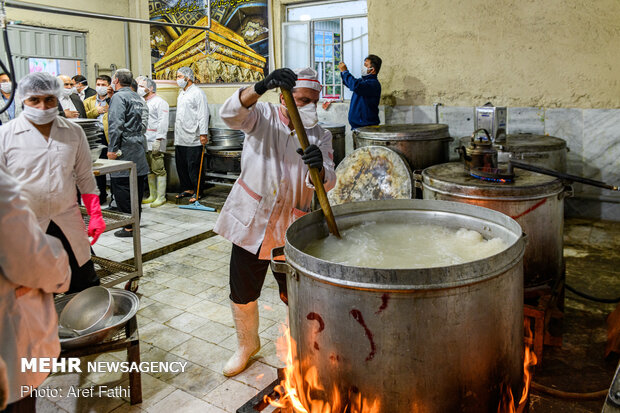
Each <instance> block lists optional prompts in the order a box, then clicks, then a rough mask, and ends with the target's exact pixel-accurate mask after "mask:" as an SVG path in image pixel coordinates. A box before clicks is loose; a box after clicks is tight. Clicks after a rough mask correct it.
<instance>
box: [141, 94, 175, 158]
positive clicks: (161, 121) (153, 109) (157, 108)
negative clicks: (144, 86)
mask: <svg viewBox="0 0 620 413" xmlns="http://www.w3.org/2000/svg"><path fill="white" fill-rule="evenodd" d="M146 105H147V106H148V108H149V122H148V125H147V127H146V143H147V145H148V150H149V151H152V150H153V144H154V143H156V141H157V140H158V139H159V150H160V151H161V152H163V151H165V150H166V135H167V134H168V122H169V119H168V111H169V109H170V108H169V105H168V102H166V101H165V100H164V99H162V98H161V97H160V96H157V95H156V94H153V95H151V96H149V98H148V99H147V100H146Z"/></svg>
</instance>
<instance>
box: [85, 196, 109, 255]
mask: <svg viewBox="0 0 620 413" xmlns="http://www.w3.org/2000/svg"><path fill="white" fill-rule="evenodd" d="M82 201H84V206H85V207H86V212H88V215H89V216H90V221H89V223H88V236H89V237H92V238H93V240H92V241H91V243H90V245H93V244H94V243H95V242H97V240H98V239H99V235H101V234H103V231H105V221H104V220H103V216H102V215H101V206H100V205H99V195H95V194H82Z"/></svg>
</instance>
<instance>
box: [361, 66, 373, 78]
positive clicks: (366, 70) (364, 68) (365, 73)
mask: <svg viewBox="0 0 620 413" xmlns="http://www.w3.org/2000/svg"><path fill="white" fill-rule="evenodd" d="M371 70H372V68H371V67H366V66H362V76H366V75H368V74H369V72H370V71H371Z"/></svg>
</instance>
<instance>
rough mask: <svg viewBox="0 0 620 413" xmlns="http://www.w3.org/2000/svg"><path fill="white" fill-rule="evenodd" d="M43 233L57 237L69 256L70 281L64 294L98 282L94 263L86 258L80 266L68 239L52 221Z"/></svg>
mask: <svg viewBox="0 0 620 413" xmlns="http://www.w3.org/2000/svg"><path fill="white" fill-rule="evenodd" d="M45 233H46V234H48V235H51V236H53V237H56V238H58V239H59V240H60V242H62V246H63V248H64V249H65V251H66V252H67V255H68V256H69V266H70V267H71V283H70V284H69V291H67V292H66V294H71V293H77V292H80V291H82V290H85V289H87V288H89V287H94V286H95V285H99V284H100V282H99V277H97V272H96V271H95V264H93V261H92V260H88V261H86V263H85V264H84V265H82V266H81V267H80V266H79V265H78V263H77V260H76V259H75V254H74V253H73V249H72V248H71V244H70V243H69V240H68V239H67V237H65V234H63V232H62V230H61V229H60V227H59V226H58V225H56V223H54V221H50V224H49V225H48V227H47V231H45ZM91 253H92V249H91Z"/></svg>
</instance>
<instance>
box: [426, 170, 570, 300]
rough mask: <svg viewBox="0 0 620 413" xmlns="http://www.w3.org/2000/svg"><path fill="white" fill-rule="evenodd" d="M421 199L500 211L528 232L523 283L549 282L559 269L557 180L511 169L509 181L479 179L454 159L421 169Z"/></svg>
mask: <svg viewBox="0 0 620 413" xmlns="http://www.w3.org/2000/svg"><path fill="white" fill-rule="evenodd" d="M422 186H423V193H424V199H440V200H446V201H457V202H465V203H468V204H474V205H479V206H483V207H486V208H490V209H494V210H496V211H499V212H502V213H504V214H506V215H508V216H509V217H511V218H513V219H515V220H516V221H517V222H518V223H519V224H520V225H521V227H522V228H523V232H525V233H526V234H527V235H528V238H529V242H528V245H527V248H526V250H525V257H524V259H523V271H524V280H525V287H528V288H529V287H538V286H542V285H548V286H553V284H554V282H555V281H556V280H558V279H559V277H561V275H562V271H563V246H564V242H563V231H564V197H565V195H566V191H565V187H564V185H563V184H562V182H561V181H560V180H559V179H556V178H554V177H551V176H547V175H541V174H538V173H535V172H530V171H525V170H522V169H515V180H514V182H513V183H496V182H488V181H482V180H480V179H477V178H474V177H472V176H470V175H469V174H468V173H467V172H465V170H464V167H463V164H462V163H460V162H450V163H445V164H442V165H435V166H431V167H429V168H426V169H425V170H424V171H423V172H422Z"/></svg>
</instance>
